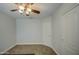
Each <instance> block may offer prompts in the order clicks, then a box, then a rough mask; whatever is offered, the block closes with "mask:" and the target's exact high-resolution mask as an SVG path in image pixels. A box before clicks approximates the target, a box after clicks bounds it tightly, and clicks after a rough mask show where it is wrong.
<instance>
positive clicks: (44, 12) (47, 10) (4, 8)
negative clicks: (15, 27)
mask: <svg viewBox="0 0 79 59" xmlns="http://www.w3.org/2000/svg"><path fill="white" fill-rule="evenodd" d="M60 6H61V4H60V3H35V4H34V5H33V8H34V9H37V10H39V11H40V14H39V15H38V14H35V13H32V14H31V15H30V16H25V15H21V14H20V13H19V12H18V11H16V12H11V11H10V10H12V9H15V8H16V5H15V4H13V3H0V12H4V13H6V14H8V15H10V16H12V17H14V18H28V17H32V18H45V17H48V16H50V15H52V14H53V13H54V12H55V10H57V8H58V7H60Z"/></svg>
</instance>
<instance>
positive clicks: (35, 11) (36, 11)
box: [32, 9, 40, 14]
mask: <svg viewBox="0 0 79 59" xmlns="http://www.w3.org/2000/svg"><path fill="white" fill-rule="evenodd" d="M32 12H34V13H37V14H40V11H38V10H34V9H32Z"/></svg>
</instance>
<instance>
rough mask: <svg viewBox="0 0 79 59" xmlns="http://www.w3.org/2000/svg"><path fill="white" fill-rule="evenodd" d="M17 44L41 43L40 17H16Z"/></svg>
mask: <svg viewBox="0 0 79 59" xmlns="http://www.w3.org/2000/svg"><path fill="white" fill-rule="evenodd" d="M16 30H17V31H16V32H17V44H41V43H42V28H41V21H40V19H16Z"/></svg>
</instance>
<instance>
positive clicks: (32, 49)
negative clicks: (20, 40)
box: [4, 45, 56, 55]
mask: <svg viewBox="0 0 79 59" xmlns="http://www.w3.org/2000/svg"><path fill="white" fill-rule="evenodd" d="M4 55H56V53H55V52H54V50H53V49H51V48H50V47H48V46H44V45H16V46H15V47H13V48H12V49H10V50H9V51H7V52H6V53H4Z"/></svg>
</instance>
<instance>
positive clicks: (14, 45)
mask: <svg viewBox="0 0 79 59" xmlns="http://www.w3.org/2000/svg"><path fill="white" fill-rule="evenodd" d="M14 46H16V44H14V45H12V46H10V47H9V48H8V49H6V50H4V51H3V52H0V54H4V53H5V52H7V51H8V50H10V49H11V48H13V47H14Z"/></svg>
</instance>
